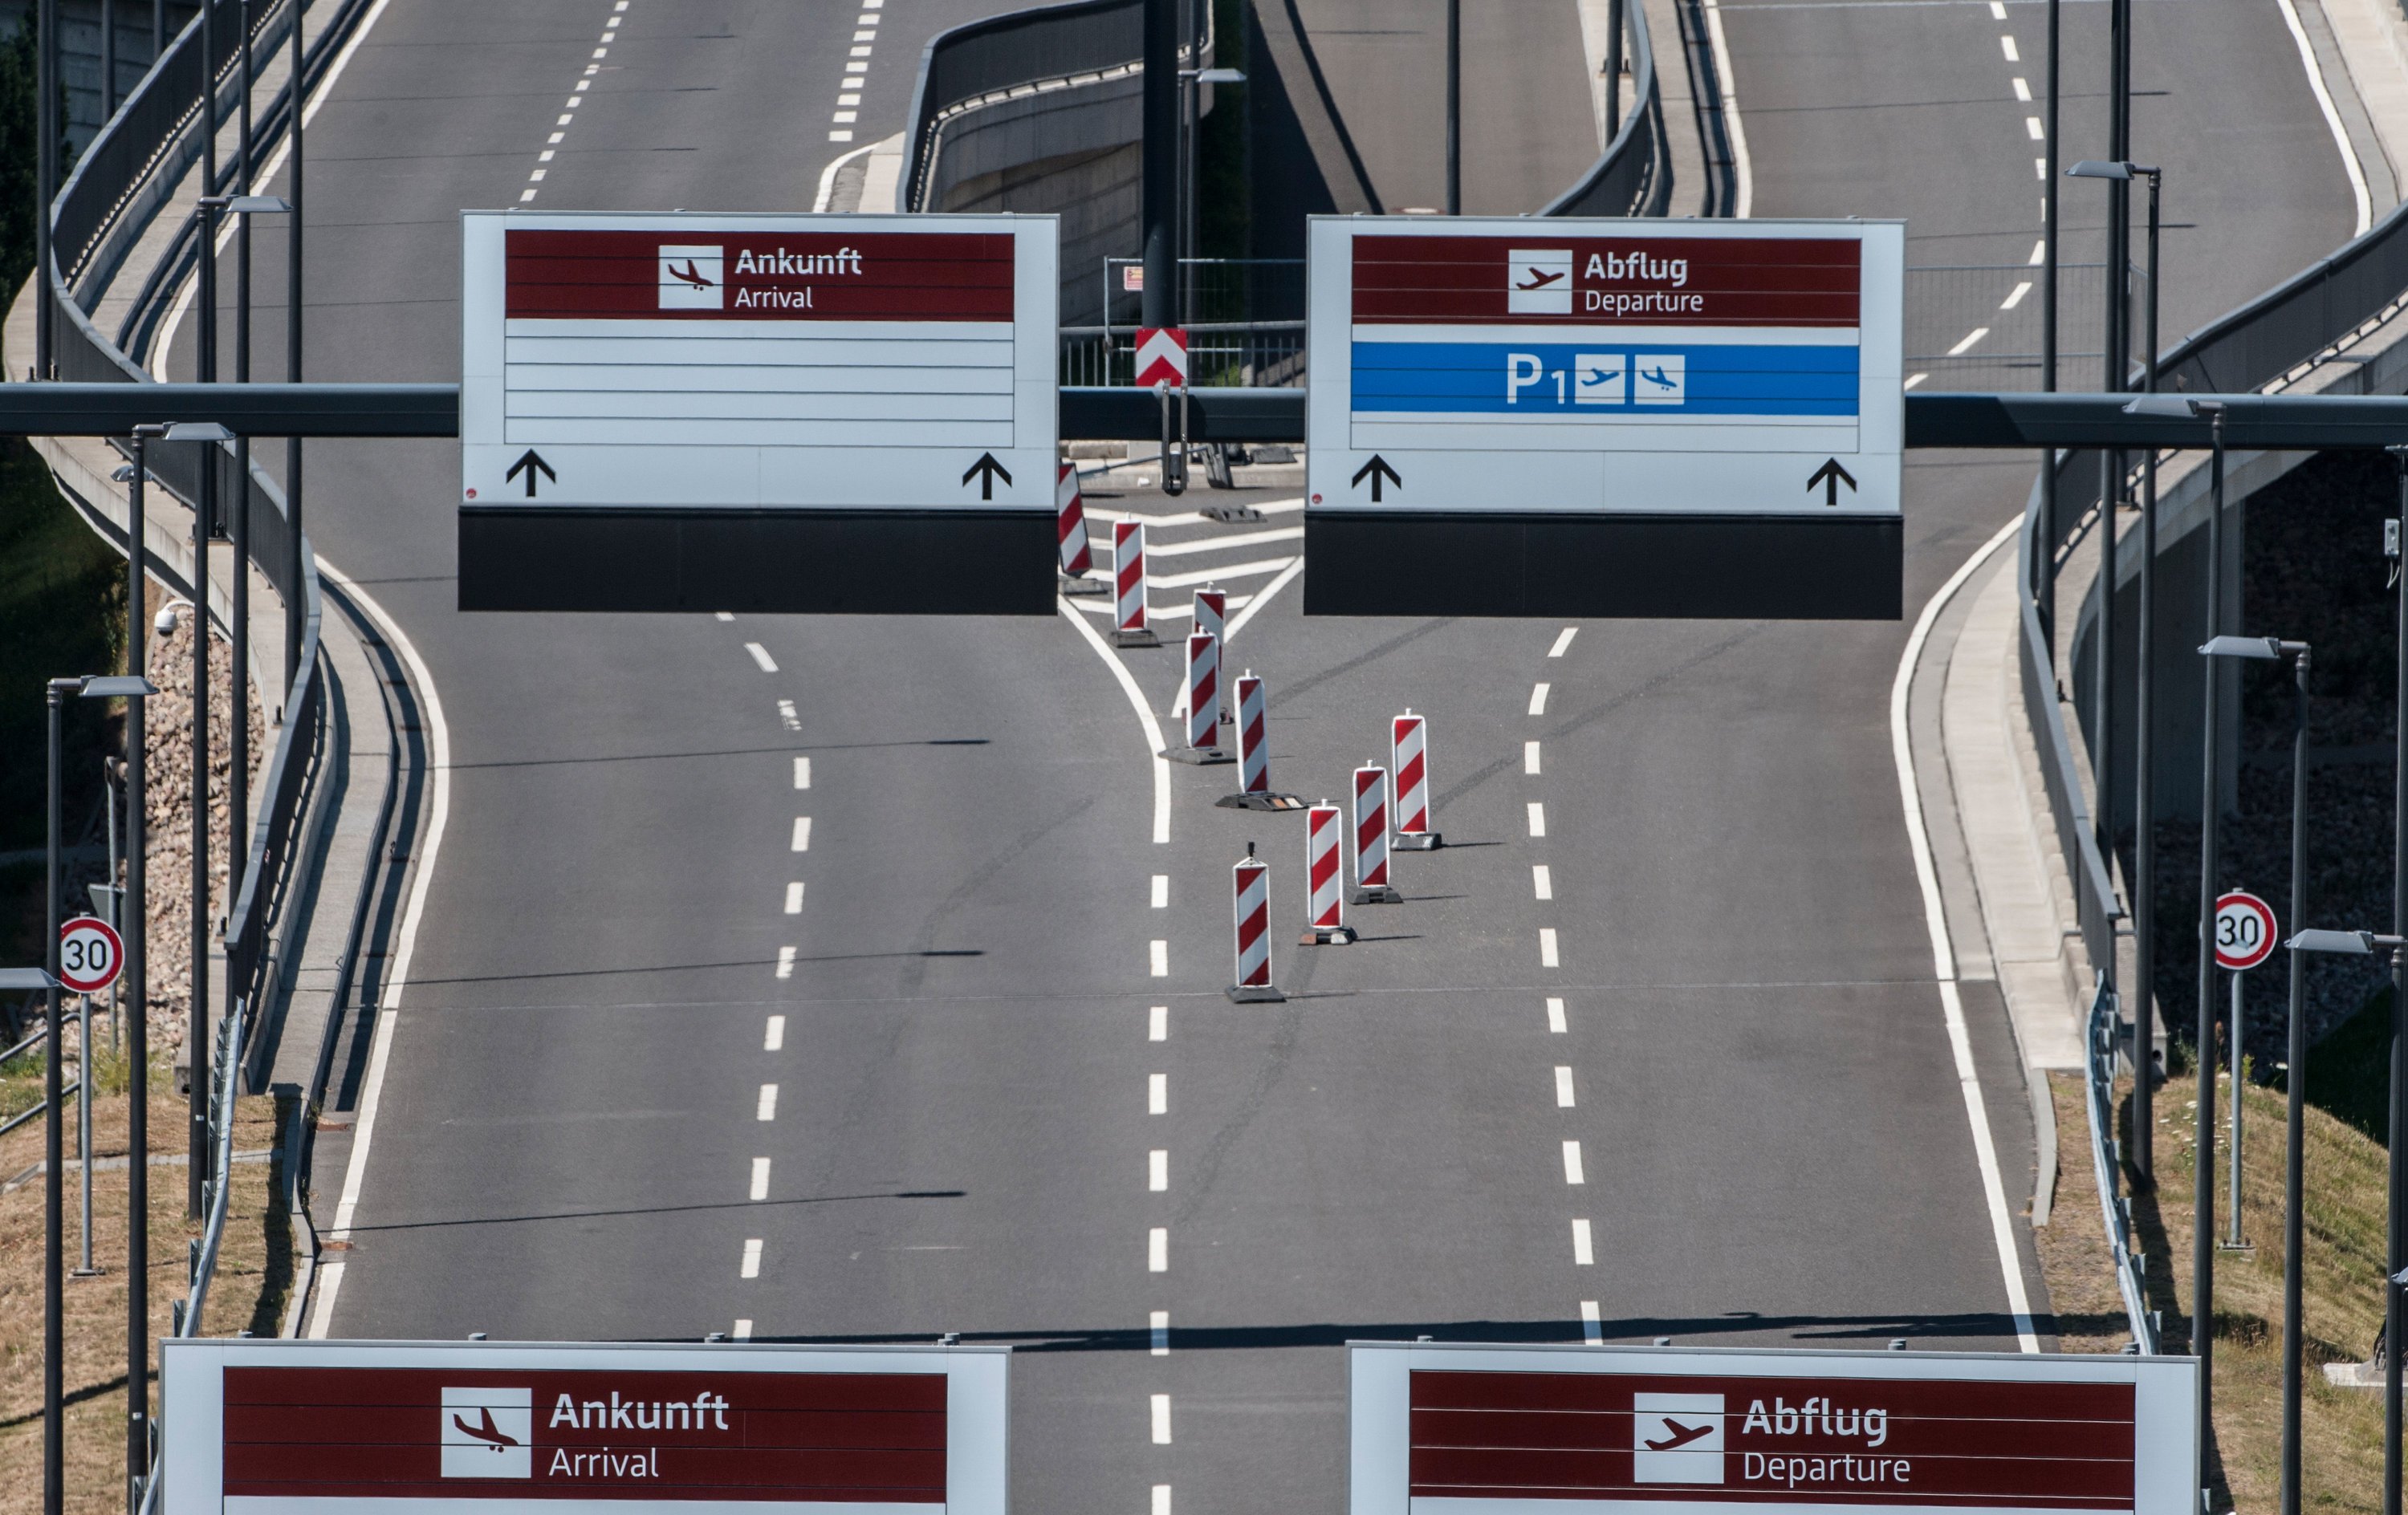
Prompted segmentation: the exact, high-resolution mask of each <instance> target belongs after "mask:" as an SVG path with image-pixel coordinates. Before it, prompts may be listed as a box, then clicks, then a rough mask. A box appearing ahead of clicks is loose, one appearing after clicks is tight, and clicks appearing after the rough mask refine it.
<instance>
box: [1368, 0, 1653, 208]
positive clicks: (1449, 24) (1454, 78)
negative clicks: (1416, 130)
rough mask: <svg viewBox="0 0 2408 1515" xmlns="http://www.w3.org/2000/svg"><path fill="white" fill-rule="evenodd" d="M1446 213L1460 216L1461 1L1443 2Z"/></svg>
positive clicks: (1461, 162) (1461, 172)
mask: <svg viewBox="0 0 2408 1515" xmlns="http://www.w3.org/2000/svg"><path fill="white" fill-rule="evenodd" d="M1621 87H1622V84H1621V81H1620V80H1619V79H1616V80H1615V81H1614V88H1615V89H1617V90H1619V89H1620V88H1621ZM1371 208H1372V209H1374V210H1377V209H1378V208H1379V207H1377V206H1374V207H1371ZM1446 213H1447V214H1448V215H1450V216H1460V215H1462V214H1463V0H1446Z"/></svg>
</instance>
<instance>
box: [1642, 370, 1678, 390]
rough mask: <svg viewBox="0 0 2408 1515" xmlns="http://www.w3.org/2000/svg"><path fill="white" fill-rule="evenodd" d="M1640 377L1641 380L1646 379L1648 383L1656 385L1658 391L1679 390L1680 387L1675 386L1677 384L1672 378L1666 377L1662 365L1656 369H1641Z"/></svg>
mask: <svg viewBox="0 0 2408 1515" xmlns="http://www.w3.org/2000/svg"><path fill="white" fill-rule="evenodd" d="M1639 377H1640V378H1641V379H1645V380H1647V382H1649V383H1650V384H1653V385H1655V386H1656V388H1658V389H1668V390H1669V389H1677V388H1679V386H1678V385H1677V384H1675V383H1674V382H1673V381H1672V380H1671V379H1670V378H1668V377H1666V375H1665V373H1664V369H1663V367H1662V366H1661V365H1660V364H1659V365H1657V366H1656V367H1654V368H1641V369H1640V370H1639Z"/></svg>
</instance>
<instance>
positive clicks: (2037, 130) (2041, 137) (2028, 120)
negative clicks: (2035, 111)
mask: <svg viewBox="0 0 2408 1515" xmlns="http://www.w3.org/2000/svg"><path fill="white" fill-rule="evenodd" d="M2024 131H2025V133H2026V134H2027V135H2028V136H2030V137H2031V139H2032V140H2033V141H2035V142H2045V141H2047V140H2048V134H2047V133H2045V132H2043V131H2042V130H2041V125H2040V118H2039V117H2038V116H2026V117H2025V118H2024Z"/></svg>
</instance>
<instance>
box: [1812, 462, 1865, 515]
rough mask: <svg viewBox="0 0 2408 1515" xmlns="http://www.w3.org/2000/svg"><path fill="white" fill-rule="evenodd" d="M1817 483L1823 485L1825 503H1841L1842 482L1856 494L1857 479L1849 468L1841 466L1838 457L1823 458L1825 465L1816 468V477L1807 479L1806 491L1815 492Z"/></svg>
mask: <svg viewBox="0 0 2408 1515" xmlns="http://www.w3.org/2000/svg"><path fill="white" fill-rule="evenodd" d="M1817 484H1820V485H1822V486H1823V503H1824V504H1825V505H1837V504H1839V503H1840V486H1841V485H1842V484H1845V485H1847V486H1848V493H1851V494H1854V493H1856V479H1853V478H1851V477H1850V476H1849V473H1848V470H1846V469H1845V468H1842V467H1841V466H1840V460H1839V459H1837V458H1825V459H1824V460H1823V466H1821V467H1820V468H1817V469H1815V470H1814V477H1813V478H1812V479H1808V480H1806V493H1809V494H1812V493H1814V486H1815V485H1817Z"/></svg>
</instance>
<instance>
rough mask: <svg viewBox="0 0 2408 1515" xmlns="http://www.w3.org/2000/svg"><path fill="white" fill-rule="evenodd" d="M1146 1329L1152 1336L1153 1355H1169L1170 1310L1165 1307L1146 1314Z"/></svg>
mask: <svg viewBox="0 0 2408 1515" xmlns="http://www.w3.org/2000/svg"><path fill="white" fill-rule="evenodd" d="M1146 1329H1147V1331H1148V1332H1150V1333H1151V1334H1152V1335H1153V1336H1154V1356H1156V1357H1168V1356H1169V1355H1170V1312H1169V1311H1168V1310H1167V1309H1158V1310H1154V1311H1153V1312H1152V1313H1150V1314H1149V1315H1147V1317H1146Z"/></svg>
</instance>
